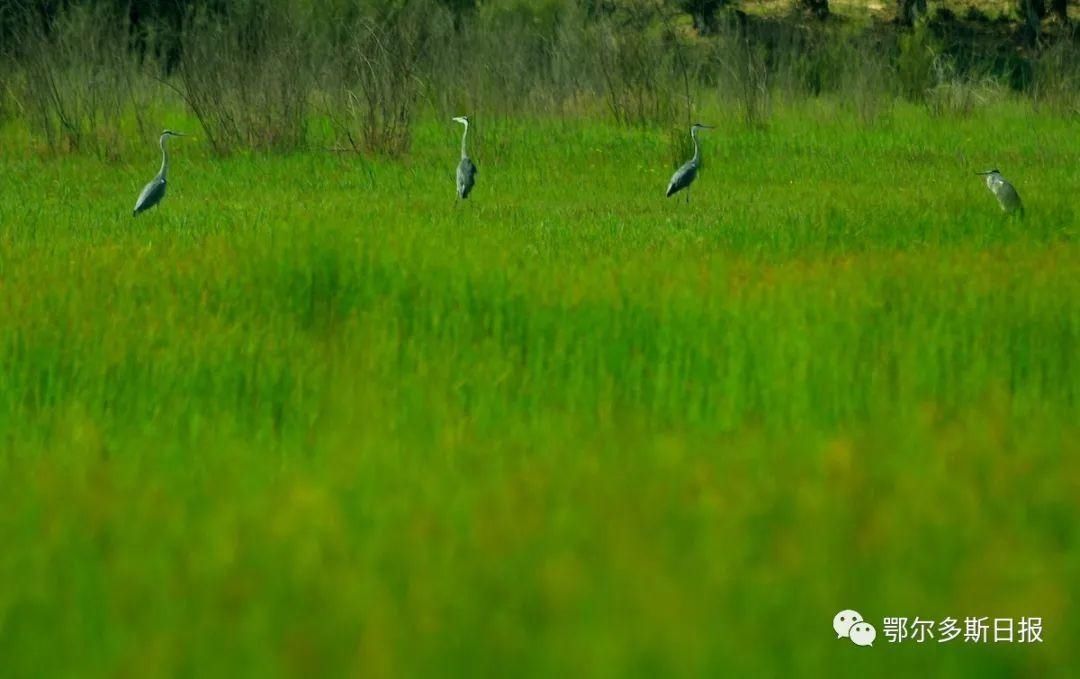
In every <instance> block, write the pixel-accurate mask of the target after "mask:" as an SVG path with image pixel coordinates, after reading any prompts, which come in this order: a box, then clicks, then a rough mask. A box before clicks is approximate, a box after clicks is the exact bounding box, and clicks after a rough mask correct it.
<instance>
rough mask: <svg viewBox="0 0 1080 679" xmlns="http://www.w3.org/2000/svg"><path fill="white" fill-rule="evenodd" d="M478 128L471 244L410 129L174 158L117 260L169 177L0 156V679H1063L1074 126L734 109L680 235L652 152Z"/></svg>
mask: <svg viewBox="0 0 1080 679" xmlns="http://www.w3.org/2000/svg"><path fill="white" fill-rule="evenodd" d="M475 113H476V129H475V130H474V133H473V134H470V141H472V142H475V143H474V144H473V145H472V148H471V151H472V153H471V155H472V156H473V157H474V158H475V160H476V162H477V164H478V165H479V168H480V175H479V178H478V183H477V187H476V189H475V192H474V193H473V197H472V199H471V200H470V201H468V203H466V204H464V205H455V200H454V189H453V169H454V166H455V164H456V162H457V151H458V141H459V136H458V135H459V133H460V128H459V126H457V125H455V124H453V123H452V122H450V121H448V120H447V121H443V120H431V119H429V120H426V121H425V122H423V123H422V124H421V125H420V126H419V127H418V129H417V133H416V138H415V148H414V151H413V153H412V154H411V155H410V156H408V157H407V158H406V159H404V160H401V161H389V160H371V159H368V160H362V159H360V158H358V157H355V156H352V155H344V154H334V153H326V152H319V151H311V152H308V153H304V154H298V155H291V156H270V157H266V156H250V157H243V156H234V157H231V158H228V159H217V158H213V157H212V156H211V155H210V154H209V151H208V150H207V147H206V145H205V142H202V141H199V140H198V139H195V140H190V139H188V140H176V141H174V142H173V143H172V146H171V148H172V151H173V154H172V171H171V175H170V188H169V192H170V193H169V195H168V196H167V197H166V199H165V201H164V202H163V203H162V204H161V205H160V206H159V207H157V208H155V209H154V210H152V211H150V212H148V213H146V214H144V215H141V216H140V217H139V218H138V219H135V220H133V219H132V218H131V207H132V205H133V203H134V201H135V197H136V196H137V195H138V192H139V190H140V189H141V187H142V186H143V184H144V183H145V182H146V181H147V180H149V179H150V177H152V176H153V174H154V172H155V171H156V170H157V166H158V163H159V156H158V154H157V150H156V146H155V144H154V140H149V139H148V140H146V141H145V143H142V142H140V143H137V144H133V145H132V147H133V148H135V149H137V150H138V152H137V153H135V152H132V153H127V154H125V155H124V156H123V157H122V158H121V159H119V160H118V161H115V162H111V163H107V162H103V161H100V160H97V159H95V158H92V157H89V156H80V155H69V156H64V157H52V158H47V157H45V156H44V155H43V154H41V153H39V152H38V150H37V149H36V148H35V147H34V144H32V143H30V142H28V141H26V137H25V134H24V132H23V131H22V129H21V128H19V127H18V126H17V125H14V124H8V126H7V128H6V130H5V131H4V132H3V133H2V134H0V154H2V155H0V225H2V226H0V498H2V502H0V545H2V547H0V675H2V676H13V677H22V676H69V677H82V676H130V677H147V676H200V677H201V676H223V677H224V676H230V677H232V676H258V677H273V676H340V675H352V676H363V677H368V676H387V675H402V674H406V675H414V676H451V675H464V676H538V677H539V676H553V675H565V676H649V677H651V676H657V675H707V676H818V675H829V676H869V677H883V676H897V677H910V676H913V675H915V674H916V673H923V674H928V675H929V676H980V677H1013V676H1031V677H1035V676H1038V677H1046V676H1050V677H1053V676H1058V677H1066V676H1075V672H1076V671H1077V669H1078V663H1080V652H1078V650H1077V646H1076V643H1075V642H1076V640H1077V639H1080V619H1078V615H1080V600H1078V596H1080V588H1078V583H1080V545H1078V524H1077V516H1078V511H1080V457H1078V453H1080V444H1078V442H1077V441H1078V435H1080V425H1078V422H1080V403H1078V396H1080V394H1078V391H1080V363H1078V358H1080V356H1078V346H1080V343H1078V340H1080V257H1078V254H1080V249H1078V247H1077V244H1076V233H1077V226H1078V223H1080V198H1078V196H1080V162H1078V159H1080V121H1078V120H1077V119H1075V118H1073V119H1071V120H1066V119H1060V118H1054V117H1052V116H1047V115H1042V114H1039V115H1036V114H1034V113H1033V112H1032V111H1031V110H1030V108H1029V107H1028V106H1026V105H1023V104H1012V103H1002V104H999V105H995V106H993V107H991V108H989V109H985V110H983V111H981V112H979V113H978V114H976V115H975V116H973V117H971V118H966V119H955V118H932V117H929V116H928V115H927V114H925V113H924V112H922V111H921V110H919V109H916V108H909V107H904V106H900V107H898V108H897V109H896V110H895V112H894V113H893V114H892V115H891V117H890V118H889V119H888V120H886V121H884V122H882V123H880V124H878V125H875V126H872V127H866V126H861V125H859V124H857V123H855V122H852V121H853V116H852V115H851V114H849V113H847V112H845V111H844V110H842V109H838V108H835V107H833V106H830V105H828V104H814V105H807V106H804V107H800V108H798V109H794V110H785V111H780V112H778V114H777V117H776V119H775V120H774V121H773V124H772V125H771V127H770V128H769V130H768V131H748V130H746V129H745V128H744V127H742V126H741V125H740V124H739V123H738V122H737V118H736V117H735V116H734V115H727V114H723V113H720V112H717V113H715V114H714V115H713V116H712V118H711V119H707V120H706V122H714V123H718V124H719V125H720V127H718V129H716V130H713V131H711V132H707V133H705V134H704V135H703V137H702V138H703V141H704V144H703V154H704V159H705V168H704V170H703V172H702V174H701V175H700V176H699V178H698V181H697V183H696V184H695V185H694V187H693V189H692V190H691V202H690V203H689V205H687V204H686V203H685V202H683V201H682V200H681V198H680V199H670V200H669V199H665V198H664V197H663V191H664V188H665V186H666V184H667V179H668V177H669V176H670V173H671V171H672V169H673V168H674V166H675V164H676V160H677V159H678V160H681V159H682V158H683V154H684V153H685V151H684V150H683V149H679V150H677V151H676V150H674V144H673V142H672V137H671V136H670V135H669V133H668V132H667V131H660V130H652V131H634V130H625V129H619V128H614V127H609V126H606V125H603V124H600V123H588V122H563V121H534V122H526V121H521V120H517V121H507V120H485V119H484V118H483V116H482V114H481V112H475ZM164 122H165V123H167V124H168V126H170V127H173V128H176V129H181V130H185V129H186V131H188V132H194V133H195V134H196V135H197V134H198V131H197V129H195V128H194V124H193V123H192V122H191V121H190V120H188V121H185V120H184V119H183V118H177V119H173V120H168V121H164ZM682 134H683V133H680V136H679V137H678V141H679V143H680V144H681V143H683V140H682ZM474 135H475V136H474ZM995 165H996V166H998V167H1000V169H1001V170H1002V172H1003V173H1004V174H1005V176H1006V177H1008V178H1009V179H1011V180H1012V181H1013V182H1014V183H1015V185H1016V186H1017V188H1018V190H1019V191H1020V193H1021V195H1022V196H1023V198H1024V200H1025V202H1026V205H1027V216H1026V219H1024V220H1023V221H1021V220H1018V219H1007V218H1005V217H1003V215H1002V214H1001V212H1000V211H999V209H998V207H997V205H996V203H994V200H993V197H992V196H991V195H990V194H989V193H988V192H987V190H986V188H985V187H984V186H983V184H982V179H981V178H980V177H976V176H974V175H973V174H972V173H973V172H974V171H975V170H981V169H985V168H987V167H992V166H995ZM842 608H857V609H858V610H860V611H861V612H862V613H863V614H864V615H865V616H866V617H867V619H868V620H870V621H871V622H874V623H875V624H877V625H878V640H877V642H875V645H874V648H858V647H856V646H854V645H853V644H851V643H849V642H847V641H846V640H837V639H836V638H835V634H834V633H833V632H832V626H831V621H832V616H833V614H834V613H836V611H838V610H840V609H842ZM916 615H918V616H920V617H922V618H924V619H925V618H929V619H932V620H940V619H942V618H944V617H947V616H951V617H956V618H960V619H961V620H963V618H964V617H965V616H989V617H991V618H993V617H1005V616H1008V617H1017V618H1019V617H1021V616H1038V617H1042V618H1043V620H1044V623H1043V624H1044V635H1043V636H1044V643H1042V644H1039V645H1031V646H1025V645H1020V644H993V643H988V644H983V645H975V644H970V643H969V644H964V643H962V642H961V641H960V640H957V641H955V642H952V643H950V644H939V643H930V644H923V645H916V644H913V643H910V642H906V643H904V644H902V645H896V644H890V643H887V641H886V640H885V638H884V636H883V633H882V629H881V625H880V623H881V620H882V618H883V617H886V616H906V617H912V618H913V617H915V616H916Z"/></svg>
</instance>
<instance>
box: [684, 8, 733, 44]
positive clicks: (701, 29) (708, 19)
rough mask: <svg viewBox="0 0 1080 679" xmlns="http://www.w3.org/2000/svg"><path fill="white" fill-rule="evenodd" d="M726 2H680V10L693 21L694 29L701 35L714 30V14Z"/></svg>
mask: <svg viewBox="0 0 1080 679" xmlns="http://www.w3.org/2000/svg"><path fill="white" fill-rule="evenodd" d="M726 2H727V0H681V2H680V3H679V4H680V5H681V7H682V10H683V11H684V12H686V13H687V14H689V15H690V17H691V18H692V19H693V20H694V28H695V29H697V32H698V33H701V34H702V35H705V34H708V33H712V32H713V31H715V30H716V13H717V12H718V11H720V9H721V8H722V7H723V6H724V4H725V3H726Z"/></svg>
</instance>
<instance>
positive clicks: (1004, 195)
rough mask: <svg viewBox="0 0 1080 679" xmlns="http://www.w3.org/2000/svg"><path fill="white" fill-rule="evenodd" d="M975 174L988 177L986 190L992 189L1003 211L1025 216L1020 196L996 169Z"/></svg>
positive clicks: (991, 191)
mask: <svg viewBox="0 0 1080 679" xmlns="http://www.w3.org/2000/svg"><path fill="white" fill-rule="evenodd" d="M975 174H977V175H982V176H984V177H986V188H988V189H990V193H992V194H994V197H995V198H997V201H998V204H999V205H1001V209H1002V210H1004V211H1005V212H1006V213H1007V214H1010V215H1012V214H1017V213H1019V214H1020V215H1021V216H1022V215H1023V214H1024V204H1023V203H1021V202H1020V194H1018V193H1017V192H1016V189H1014V188H1013V185H1012V184H1010V183H1009V182H1008V181H1006V179H1005V178H1004V177H1002V176H1001V173H1000V172H998V171H997V169H996V168H995V169H993V170H987V171H986V172H976V173H975Z"/></svg>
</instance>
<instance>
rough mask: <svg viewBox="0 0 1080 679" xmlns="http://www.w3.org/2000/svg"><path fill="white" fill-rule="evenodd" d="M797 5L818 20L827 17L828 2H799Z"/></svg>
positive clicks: (807, 0) (821, 0)
mask: <svg viewBox="0 0 1080 679" xmlns="http://www.w3.org/2000/svg"><path fill="white" fill-rule="evenodd" d="M799 4H800V5H802V7H803V8H804V9H806V10H808V11H809V12H811V13H812V14H813V15H814V16H816V17H817V18H818V19H824V18H826V17H828V16H829V0H799Z"/></svg>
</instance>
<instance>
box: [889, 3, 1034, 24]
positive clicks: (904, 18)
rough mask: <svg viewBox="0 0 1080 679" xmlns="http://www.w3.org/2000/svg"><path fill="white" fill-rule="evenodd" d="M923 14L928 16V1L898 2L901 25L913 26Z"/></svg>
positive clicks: (897, 7)
mask: <svg viewBox="0 0 1080 679" xmlns="http://www.w3.org/2000/svg"><path fill="white" fill-rule="evenodd" d="M1021 1H1023V0H1021ZM923 14H926V0H897V3H896V20H897V21H899V22H900V24H901V25H903V26H911V25H913V24H914V23H915V20H916V19H918V18H919V17H920V16H922V15H923Z"/></svg>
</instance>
